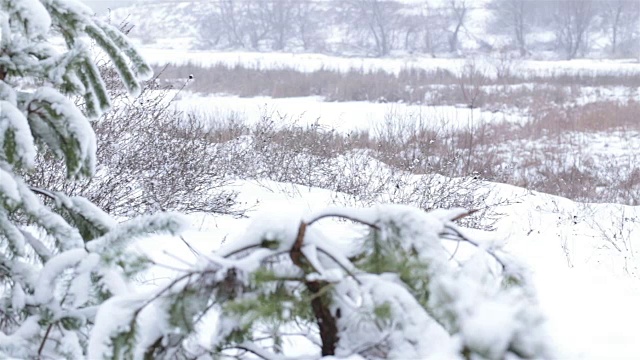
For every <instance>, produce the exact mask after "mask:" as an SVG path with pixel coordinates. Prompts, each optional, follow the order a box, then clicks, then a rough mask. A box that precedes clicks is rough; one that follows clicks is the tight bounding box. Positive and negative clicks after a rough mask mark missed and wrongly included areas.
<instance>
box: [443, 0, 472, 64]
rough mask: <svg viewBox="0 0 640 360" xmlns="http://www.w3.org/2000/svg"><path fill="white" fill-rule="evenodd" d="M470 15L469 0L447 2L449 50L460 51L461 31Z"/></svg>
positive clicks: (450, 0)
mask: <svg viewBox="0 0 640 360" xmlns="http://www.w3.org/2000/svg"><path fill="white" fill-rule="evenodd" d="M468 15H469V4H468V3H467V0H449V1H448V3H447V19H448V22H449V26H448V29H449V52H452V53H454V52H456V51H458V46H459V40H460V32H461V31H462V30H463V29H464V26H465V23H466V22H467V18H468Z"/></svg>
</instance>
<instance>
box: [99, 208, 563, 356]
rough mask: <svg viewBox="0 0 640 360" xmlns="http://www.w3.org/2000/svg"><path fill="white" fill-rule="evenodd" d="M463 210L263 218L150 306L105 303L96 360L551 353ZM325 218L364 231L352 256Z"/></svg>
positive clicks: (533, 307) (346, 211)
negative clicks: (324, 225) (322, 224)
mask: <svg viewBox="0 0 640 360" xmlns="http://www.w3.org/2000/svg"><path fill="white" fill-rule="evenodd" d="M467 214H468V213H467V212H465V211H464V210H459V209H458V210H451V211H433V212H430V213H425V212H424V211H422V210H420V209H416V208H412V207H409V206H403V205H380V206H376V207H373V208H369V209H360V210H356V209H350V208H332V209H328V210H326V211H323V212H320V213H316V214H312V215H307V216H301V215H300V214H290V215H283V216H279V215H276V214H274V213H272V212H271V213H265V214H263V215H259V216H256V217H255V218H254V219H253V222H252V223H251V225H250V226H249V227H248V229H247V230H246V232H245V234H244V235H243V236H241V237H240V238H239V239H236V241H234V242H232V243H230V244H229V245H227V246H226V247H224V248H223V249H221V250H220V251H219V252H218V253H216V254H210V255H203V256H202V258H201V261H200V262H199V263H198V264H197V266H194V267H193V268H190V269H184V270H183V271H182V272H181V273H179V276H178V277H177V278H176V279H175V280H174V281H173V282H171V283H170V284H168V285H167V286H165V287H162V288H160V289H158V290H156V291H155V293H153V294H150V295H149V296H148V297H146V298H144V299H141V298H140V297H139V295H122V296H115V297H113V298H111V299H109V300H108V301H107V302H106V303H105V304H104V306H103V307H102V308H101V309H100V310H99V311H98V315H97V317H96V329H97V330H96V331H94V333H93V334H92V337H91V340H90V346H89V349H90V350H89V355H90V356H91V357H99V356H104V355H107V356H108V357H109V358H114V359H117V358H143V357H144V358H146V359H156V358H157V359H176V358H178V359H183V358H184V359H195V358H205V359H206V358H216V359H217V358H225V357H237V358H244V357H245V356H244V355H246V354H250V355H251V358H254V357H255V356H258V357H259V358H264V359H281V358H290V357H287V355H290V354H287V353H288V351H290V350H292V349H291V347H290V346H289V347H287V344H291V342H290V341H287V340H291V341H294V342H295V343H296V344H297V346H296V347H297V348H296V349H293V350H295V352H296V353H297V354H300V351H301V349H306V350H308V352H307V354H308V356H306V357H301V358H309V359H318V358H320V357H324V356H337V357H339V358H342V357H349V358H350V359H361V358H365V359H423V358H431V357H435V358H441V359H532V358H551V357H553V352H552V347H551V346H550V342H549V339H548V337H547V335H546V331H545V325H544V319H543V317H542V315H541V313H540V311H539V309H538V307H537V303H536V299H535V294H534V293H533V290H532V288H531V286H530V285H529V282H528V280H527V276H526V273H524V272H523V271H522V269H521V268H520V267H518V266H517V264H516V263H514V262H513V261H511V260H510V259H509V258H508V257H507V256H506V254H505V253H503V252H502V251H501V250H500V249H499V247H497V246H495V245H493V244H490V243H480V242H478V241H474V240H473V239H472V238H471V237H470V236H468V235H467V234H466V233H467V231H466V230H465V229H462V228H459V227H458V226H456V225H455V224H454V223H453V221H455V220H457V219H459V218H461V217H464V216H466V215H467ZM327 217H338V218H343V219H347V220H350V221H353V222H356V223H360V224H364V225H365V226H366V229H368V231H367V232H366V235H365V236H364V238H363V239H361V241H359V242H356V243H354V244H352V246H345V244H349V242H348V239H336V235H337V234H336V233H335V232H334V233H333V234H332V236H329V235H327V234H326V233H325V232H323V231H322V229H321V228H319V227H318V226H319V224H318V222H319V221H320V220H322V219H324V218H327ZM451 241H457V242H458V245H459V246H460V249H459V253H458V248H457V245H455V244H456V243H454V242H451ZM445 242H451V244H452V245H453V246H449V247H447V246H445ZM461 254H463V255H464V256H459V255H461ZM114 314H117V315H114ZM212 328H213V329H215V331H214V335H213V337H212V338H211V339H203V338H202V336H201V333H202V331H201V330H205V331H204V332H205V333H207V332H210V330H211V329H212ZM207 330H208V331H207ZM105 334H108V335H109V336H105ZM334 359H335V358H334Z"/></svg>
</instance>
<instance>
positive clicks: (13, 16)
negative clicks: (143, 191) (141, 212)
mask: <svg viewBox="0 0 640 360" xmlns="http://www.w3.org/2000/svg"><path fill="white" fill-rule="evenodd" d="M54 33H55V34H58V35H60V36H62V37H63V38H64V40H65V42H66V50H64V51H60V50H59V49H57V48H55V47H54V46H53V45H52V42H51V41H50V37H51V36H52V34H54ZM90 40H93V41H95V42H96V44H97V45H98V46H99V47H101V48H102V50H104V52H105V53H106V54H107V55H108V56H109V57H110V58H111V60H112V61H113V63H114V66H115V68H116V70H117V72H118V73H119V74H120V75H121V78H122V80H123V83H124V84H125V87H126V89H128V90H129V91H130V92H132V93H134V94H135V93H136V92H138V91H139V90H140V88H141V87H140V83H139V81H140V80H142V79H147V78H149V76H150V75H151V69H150V67H149V66H148V65H147V64H146V63H145V62H144V61H143V60H142V58H141V57H140V55H139V54H138V53H137V52H136V50H135V49H134V48H133V47H132V46H131V43H130V42H129V41H128V40H126V38H125V37H124V35H122V34H121V33H120V32H119V31H118V30H117V29H115V28H113V27H112V26H111V25H109V24H106V23H104V22H102V21H100V20H97V19H95V18H94V17H93V16H92V12H91V10H89V9H88V8H87V7H86V6H84V5H82V4H81V3H79V2H77V1H73V0H46V1H45V0H42V1H40V0H0V274H1V275H2V276H0V278H1V280H0V289H1V290H0V295H1V296H0V357H1V358H22V359H28V358H30V359H33V358H71V359H80V358H86V355H87V342H88V338H89V334H90V330H91V328H92V324H93V323H94V321H95V319H94V318H95V315H96V312H97V309H98V307H99V306H100V305H101V304H102V303H103V302H104V301H105V300H106V299H108V298H109V297H110V296H112V295H114V294H115V295H122V294H124V293H126V292H127V291H128V290H129V278H130V276H132V275H133V274H135V273H136V272H137V271H140V270H142V269H143V268H144V265H145V261H144V259H141V258H137V257H135V256H133V255H132V254H129V253H127V251H126V248H127V245H128V243H129V242H130V241H131V240H132V239H134V238H136V237H140V236H145V235H147V234H149V233H152V232H167V233H171V234H176V233H178V232H180V231H181V230H182V229H183V228H184V226H185V222H184V221H183V219H182V218H181V217H178V216H176V215H170V214H160V215H153V216H147V217H145V218H143V219H132V220H130V221H128V222H125V223H122V224H117V223H116V221H115V220H114V219H112V218H111V217H110V216H108V215H107V214H106V213H104V212H103V211H102V210H100V209H99V208H98V207H96V206H94V205H93V204H91V203H90V202H89V201H87V200H86V199H83V198H79V197H67V196H65V195H64V194H60V193H56V192H52V191H48V190H47V189H42V188H36V187H33V186H29V184H27V183H26V182H25V181H24V178H23V175H24V174H26V173H28V172H30V171H33V170H34V169H33V167H34V166H35V162H34V158H35V157H36V155H37V152H38V151H49V152H50V153H52V154H54V155H56V156H58V157H60V158H62V159H63V160H64V163H65V164H66V169H67V176H68V177H69V178H76V177H82V176H91V175H92V174H93V172H94V169H95V159H96V140H95V135H94V132H93V129H92V128H91V125H90V123H89V120H88V118H96V117H98V116H100V115H101V114H102V113H103V112H104V111H106V110H108V108H109V106H110V102H109V97H108V95H107V90H106V88H105V84H104V81H103V80H102V78H101V76H100V73H99V71H98V69H97V67H96V65H95V64H94V63H93V61H92V60H91V59H92V58H93V55H92V54H91V53H90V50H89V49H90V47H89V41H90ZM71 96H80V97H82V98H84V107H83V109H84V113H83V112H82V111H81V110H79V109H78V108H77V107H76V106H75V105H74V104H73V102H72V101H71V100H70V97H71ZM45 149H46V150H45Z"/></svg>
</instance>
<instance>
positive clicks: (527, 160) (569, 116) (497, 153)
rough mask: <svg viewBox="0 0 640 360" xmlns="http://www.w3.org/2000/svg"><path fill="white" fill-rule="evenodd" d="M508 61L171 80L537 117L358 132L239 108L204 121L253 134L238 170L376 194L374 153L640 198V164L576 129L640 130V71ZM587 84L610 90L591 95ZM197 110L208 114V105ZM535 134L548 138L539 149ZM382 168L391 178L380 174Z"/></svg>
mask: <svg viewBox="0 0 640 360" xmlns="http://www.w3.org/2000/svg"><path fill="white" fill-rule="evenodd" d="M499 65H500V66H502V68H500V67H498V66H496V69H495V70H498V72H499V76H498V77H490V76H488V75H487V70H486V69H482V68H480V67H478V66H476V65H475V64H473V63H469V64H467V65H466V66H465V67H464V69H463V71H462V72H461V74H460V75H459V76H456V75H455V74H452V73H450V72H448V71H436V72H428V71H424V70H418V69H406V70H403V71H400V72H399V73H398V74H397V75H393V74H389V73H386V72H383V71H376V72H366V71H362V70H358V69H353V70H351V71H348V72H344V73H341V72H335V71H329V70H319V71H315V72H310V73H303V72H298V71H294V70H289V69H279V70H278V69H274V70H260V69H249V68H244V67H240V66H236V67H227V66H224V65H220V64H219V65H216V66H213V67H210V68H200V67H196V66H192V65H186V66H179V67H168V68H167V69H166V70H165V71H164V73H163V74H162V76H161V78H163V79H167V81H170V79H180V78H182V79H184V78H186V77H188V75H189V74H193V75H194V77H195V82H194V83H193V84H192V85H191V90H193V91H198V92H205V93H225V94H234V95H240V96H256V95H261V96H271V97H295V96H309V95H319V96H323V97H324V98H325V99H326V100H327V101H389V102H405V103H416V104H426V105H460V104H463V105H466V106H470V107H481V108H484V109H485V110H495V111H503V110H504V109H512V110H513V109H516V110H517V111H519V112H520V113H524V114H526V116H527V121H524V122H523V123H519V124H513V123H491V124H481V125H479V126H475V127H474V128H473V129H471V128H469V129H461V130H457V131H452V130H448V129H446V128H442V129H433V128H432V127H428V126H426V123H427V122H431V123H433V122H434V121H436V122H438V120H442V119H417V120H416V119H404V118H398V117H397V115H393V114H390V115H389V116H388V119H387V121H386V123H385V124H384V125H382V126H380V127H378V128H374V129H371V130H370V131H369V132H361V133H356V134H349V135H348V136H347V135H344V134H340V133H336V132H333V131H327V130H326V129H322V128H320V127H317V126H316V127H314V126H309V127H300V126H296V125H295V124H294V125H291V126H285V127H281V126H279V127H276V126H274V124H275V123H278V124H286V123H290V121H288V120H287V119H272V118H269V117H266V118H264V119H263V120H262V121H261V122H260V125H259V126H257V127H249V126H247V125H245V124H243V123H242V121H241V119H239V118H234V117H231V118H229V119H208V120H204V121H208V122H209V123H210V125H211V126H212V127H213V129H214V131H213V132H212V134H213V135H210V136H212V138H211V141H212V142H215V143H221V142H232V141H233V140H234V139H238V138H239V137H241V136H246V137H250V138H251V139H252V141H253V143H252V144H253V149H252V150H251V151H250V152H248V153H247V154H249V153H250V154H251V155H247V154H244V155H242V154H240V155H238V154H236V155H234V156H231V157H229V159H230V160H228V161H229V166H230V167H231V168H233V169H235V170H233V171H231V172H232V173H233V174H240V175H239V176H243V177H253V178H269V179H272V180H277V181H283V182H294V183H298V184H304V185H310V186H321V187H326V188H330V189H334V190H339V191H343V192H346V193H349V194H356V193H359V194H361V195H362V196H365V195H364V193H365V192H370V193H372V194H377V195H376V196H377V197H378V198H379V197H380V196H381V194H382V193H384V191H388V189H386V190H384V187H382V188H375V189H372V188H371V186H370V185H367V184H368V183H369V184H371V183H374V181H373V180H372V179H368V178H363V177H362V176H363V175H362V174H363V173H364V172H365V170H366V169H365V168H358V167H361V166H364V165H363V164H362V163H361V159H360V160H353V156H354V154H366V156H370V157H373V158H375V159H377V160H379V161H381V162H382V163H384V164H386V165H388V166H390V167H391V168H393V169H397V170H402V171H403V172H406V173H409V174H441V175H446V176H450V177H467V178H471V179H474V178H475V179H486V180H490V181H496V182H502V183H507V184H513V185H517V186H522V187H526V188H529V189H532V190H538V191H542V192H546V193H551V194H556V195H561V196H564V197H568V198H571V199H575V200H581V201H590V202H621V203H627V204H636V203H637V202H638V201H640V183H639V181H640V175H639V174H640V171H634V170H633V169H632V168H631V167H629V166H627V168H621V167H620V166H617V165H616V164H617V162H616V160H615V159H611V161H604V162H603V161H602V160H601V159H600V160H598V159H596V158H594V157H593V155H592V154H591V153H589V146H588V144H585V143H583V142H582V141H581V140H579V139H578V138H575V137H574V136H572V135H571V134H576V133H610V132H613V131H616V132H621V133H630V134H633V133H636V132H638V133H640V122H638V121H637V114H640V103H638V102H637V101H635V100H633V99H634V98H635V96H636V94H637V87H638V86H640V75H637V74H614V73H612V74H605V75H598V76H595V75H593V76H591V75H584V74H582V75H567V74H563V73H550V74H547V75H546V76H534V77H527V78H524V77H519V76H518V75H517V71H514V70H513V69H511V68H510V67H509V66H510V64H499ZM611 86H616V87H626V88H627V93H628V94H629V96H628V99H626V100H625V99H622V100H607V98H606V97H605V96H601V95H602V93H604V92H606V91H607V87H611ZM594 88H595V89H594ZM585 89H587V90H589V91H591V92H592V93H593V94H595V95H596V96H595V98H596V99H599V100H597V101H593V100H592V102H591V103H587V104H583V102H584V101H583V100H582V99H584V95H585V93H584V91H586V90H585ZM196 117H197V118H200V119H201V118H202V117H203V115H202V114H199V115H196ZM200 121H203V120H202V119H201V120H200ZM421 121H422V122H423V123H421ZM440 122H441V121H440ZM527 144H537V147H536V148H529V146H528V145H527ZM568 154H569V155H570V156H568ZM243 156H245V157H243ZM345 156H347V157H351V159H352V161H351V163H350V164H351V166H353V167H354V169H352V173H353V176H344V172H343V171H342V170H343V169H341V168H339V167H338V168H336V166H337V165H336V160H335V159H338V158H341V157H342V158H345ZM239 159H244V160H242V161H246V162H251V161H258V162H259V163H260V165H259V166H253V168H251V169H247V168H246V166H234V165H233V163H236V164H237V163H238V162H239V161H241V160H239ZM305 159H306V160H305ZM362 161H364V160H362ZM355 164H357V166H356V165H355ZM343 165H344V164H343ZM238 169H241V170H238ZM369 170H371V169H369ZM374 176H378V177H384V176H383V175H380V174H379V173H378V174H375V175H374ZM336 179H338V180H336ZM387 180H388V182H389V183H392V182H394V181H395V182H396V183H398V182H400V183H402V181H399V180H397V179H395V180H391V179H387ZM403 181H404V180H403ZM376 196H373V195H372V196H371V199H373V198H375V197H376ZM365 197H366V196H365Z"/></svg>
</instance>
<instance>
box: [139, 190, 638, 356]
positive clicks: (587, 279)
mask: <svg viewBox="0 0 640 360" xmlns="http://www.w3.org/2000/svg"><path fill="white" fill-rule="evenodd" d="M493 185H494V187H495V189H496V190H494V196H496V197H499V198H507V199H511V200H514V203H513V204H511V205H508V206H504V207H503V208H501V209H500V212H501V213H504V216H503V217H502V218H501V219H500V221H499V222H498V224H497V231H496V232H494V233H491V234H490V235H491V237H492V238H493V240H494V241H496V242H502V243H503V244H504V249H505V250H506V251H507V252H508V253H509V254H511V255H512V256H513V257H514V258H515V259H516V260H517V261H519V262H522V263H523V264H524V266H525V268H527V269H528V270H529V271H530V273H531V276H532V280H533V285H534V286H535V289H536V290H537V292H538V300H539V304H540V307H541V309H542V311H543V313H544V315H545V317H546V319H547V326H548V329H549V332H550V335H551V337H552V338H553V339H554V342H555V343H556V344H557V347H558V351H559V356H558V358H561V359H605V358H606V359H636V358H638V357H640V333H639V332H637V331H635V330H636V329H637V324H639V323H640V312H638V311H637V304H638V303H639V302H640V281H639V280H640V279H639V278H638V275H639V274H638V271H637V269H638V265H640V261H639V259H638V252H637V250H636V249H640V244H639V243H638V242H640V237H639V236H638V234H640V226H639V225H638V224H636V223H635V222H632V221H628V222H624V219H625V218H627V219H633V218H635V217H636V215H637V211H638V210H637V209H636V208H634V207H628V206H621V205H616V204H598V205H594V204H581V203H576V202H573V201H570V200H567V199H563V198H560V197H556V196H551V195H546V194H541V193H536V192H530V191H527V190H525V189H521V188H517V187H512V186H508V185H502V184H493ZM234 189H236V190H239V191H240V200H241V201H246V203H248V204H256V206H255V210H256V211H259V212H260V213H263V214H264V213H269V212H271V213H273V214H278V213H280V214H283V213H288V214H291V213H294V214H296V216H297V219H298V220H299V219H300V217H301V216H304V215H303V214H314V213H315V214H319V211H321V210H322V209H324V208H326V207H327V206H329V205H331V204H332V199H334V198H335V197H333V196H332V193H331V192H330V191H327V190H323V189H317V188H308V187H302V186H297V185H292V184H281V183H275V182H270V181H260V182H256V181H241V182H237V183H235V185H234ZM283 210H284V211H283ZM250 215H251V214H250ZM307 216H309V215H307ZM304 218H305V219H307V217H304ZM191 221H192V224H193V225H194V228H193V230H191V231H189V232H187V233H185V234H184V238H185V239H186V240H187V241H188V242H189V243H190V244H191V245H192V246H193V247H195V248H196V249H198V251H201V252H204V253H206V252H208V251H212V250H215V249H218V248H219V247H220V245H221V243H222V242H223V241H224V243H225V246H234V245H233V244H234V239H239V238H241V237H242V236H243V234H244V233H245V229H246V226H247V225H248V224H249V222H250V220H248V219H235V218H231V217H227V216H213V215H204V214H199V215H191ZM290 223H292V222H290ZM621 224H622V226H621ZM314 226H315V225H314ZM321 227H322V229H323V231H324V232H325V233H326V235H327V237H328V238H331V239H338V238H342V239H350V238H354V239H355V238H357V237H358V236H359V235H360V233H359V232H358V231H357V230H355V229H354V227H353V226H352V225H349V224H347V223H345V222H337V221H333V220H328V219H327V220H322V224H321ZM283 231H285V232H287V233H289V232H291V231H292V230H284V229H283ZM613 234H620V235H616V238H614V236H613ZM289 235H291V233H289ZM332 235H334V236H332ZM335 235H340V236H335ZM620 237H622V239H620ZM617 239H620V240H619V241H620V242H615V241H617ZM614 244H615V246H614ZM352 245H353V244H352V243H349V242H348V241H347V242H346V243H338V244H337V245H336V246H342V247H345V248H348V247H350V246H352ZM447 246H450V247H451V250H452V251H453V248H454V247H455V243H454V244H448V245H447ZM136 247H137V248H139V249H141V250H142V251H145V252H146V253H149V254H150V255H151V256H152V258H154V260H155V261H157V262H161V263H164V264H172V265H174V266H176V267H183V266H184V264H183V263H182V261H186V262H193V259H194V257H193V254H192V253H191V252H190V250H189V249H188V248H187V247H186V246H185V245H184V244H183V243H182V242H181V241H180V240H178V239H175V238H172V237H169V236H162V237H152V238H149V239H143V240H140V241H138V242H137V243H136ZM616 247H617V248H616ZM460 251H461V252H462V251H463V249H462V248H461V249H460ZM168 253H170V254H171V255H170V256H169V255H167V254H168ZM176 259H181V260H176ZM169 276H171V272H170V271H169V270H166V269H161V268H157V269H153V271H151V272H150V273H149V274H147V277H148V278H146V279H145V287H147V286H150V287H156V286H158V285H161V284H163V283H166V281H167V280H168V277H169ZM483 306H485V309H484V310H483V311H481V312H477V314H482V315H481V316H486V314H490V313H491V312H492V311H491V309H490V308H489V307H490V306H491V304H490V303H489V304H486V303H485V304H484V305H483ZM479 316H480V315H479ZM476 320H477V323H478V324H481V323H484V322H485V321H486V318H481V317H479V318H477V319H474V321H472V322H471V325H469V327H468V328H467V329H465V331H471V332H473V331H474V328H473V326H472V324H474V323H476V322H475V321H476ZM492 321H493V323H492V324H493V325H494V326H499V325H500V324H503V323H504V322H501V321H500V319H492ZM505 321H506V320H505ZM484 325H485V326H486V324H484ZM503 325H504V324H503ZM483 328H484V329H486V327H483ZM485 331H486V330H485ZM480 340H481V339H479V340H478V341H480ZM298 346H303V345H298ZM294 347H295V346H294ZM304 349H305V347H304V346H303V347H302V348H296V349H294V351H295V352H296V353H301V354H304V353H305V350H304ZM445 353H446V351H445ZM440 358H446V354H445V355H441V357H440Z"/></svg>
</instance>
